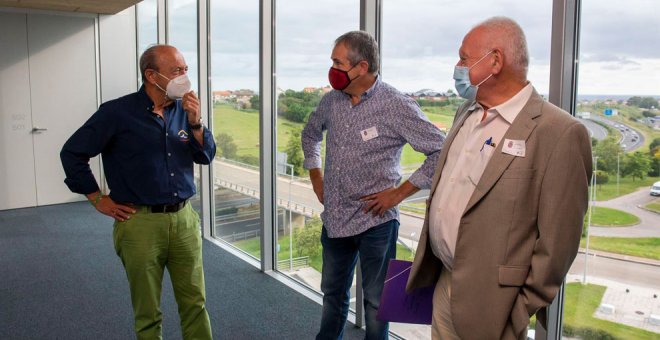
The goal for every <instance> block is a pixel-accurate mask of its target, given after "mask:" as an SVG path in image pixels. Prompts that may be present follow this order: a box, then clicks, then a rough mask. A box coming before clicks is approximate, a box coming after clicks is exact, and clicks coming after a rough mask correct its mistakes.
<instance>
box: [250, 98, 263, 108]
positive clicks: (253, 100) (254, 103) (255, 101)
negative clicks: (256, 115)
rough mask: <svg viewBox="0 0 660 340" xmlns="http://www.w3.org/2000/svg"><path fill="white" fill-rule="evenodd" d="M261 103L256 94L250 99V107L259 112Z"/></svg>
mask: <svg viewBox="0 0 660 340" xmlns="http://www.w3.org/2000/svg"><path fill="white" fill-rule="evenodd" d="M259 103H260V101H259V95H258V94H255V95H254V96H252V97H250V106H251V107H252V108H253V109H255V110H259V108H260V107H261V106H260V104H259Z"/></svg>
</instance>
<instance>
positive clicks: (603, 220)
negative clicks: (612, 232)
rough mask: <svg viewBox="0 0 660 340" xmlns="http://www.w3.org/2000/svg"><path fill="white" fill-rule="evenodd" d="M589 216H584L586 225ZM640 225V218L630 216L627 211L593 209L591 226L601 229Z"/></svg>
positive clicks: (602, 208)
mask: <svg viewBox="0 0 660 340" xmlns="http://www.w3.org/2000/svg"><path fill="white" fill-rule="evenodd" d="M588 218H589V214H588V212H587V214H586V215H585V216H584V223H585V224H586V223H587V222H588V221H587V220H588ZM637 223H639V217H637V216H635V215H632V214H629V213H627V212H625V211H621V210H616V209H610V208H604V207H593V206H592V208H591V225H596V226H600V227H623V226H630V225H635V224H637Z"/></svg>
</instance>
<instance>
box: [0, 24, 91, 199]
mask: <svg viewBox="0 0 660 340" xmlns="http://www.w3.org/2000/svg"><path fill="white" fill-rule="evenodd" d="M0 32H2V34H0V133H1V134H0V142H1V143H2V144H0V210H4V209H14V208H22V207H31V206H37V205H47V204H56V203H64V202H72V201H77V200H82V199H84V197H83V196H81V195H78V194H73V193H71V192H70V191H69V189H68V188H67V187H66V185H65V184H64V171H63V169H62V165H61V162H60V158H59V153H60V150H61V148H62V145H63V144H64V142H65V141H66V140H67V138H68V137H69V136H71V134H72V133H73V132H74V131H75V130H76V129H77V128H78V127H80V126H81V125H82V124H83V123H84V122H85V121H86V120H87V119H88V118H89V116H90V115H91V114H92V113H94V111H96V108H97V82H96V74H97V71H96V49H95V34H94V18H92V17H81V16H65V15H46V14H22V13H2V12H0ZM90 165H91V167H92V171H93V172H94V174H95V176H96V178H97V179H98V178H99V161H98V158H95V159H92V160H91V161H90Z"/></svg>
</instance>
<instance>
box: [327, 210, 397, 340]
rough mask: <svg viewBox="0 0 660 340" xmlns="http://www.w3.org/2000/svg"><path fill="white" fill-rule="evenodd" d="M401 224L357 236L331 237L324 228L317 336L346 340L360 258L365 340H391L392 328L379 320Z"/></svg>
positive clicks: (375, 228) (392, 223)
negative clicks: (389, 266) (384, 286)
mask: <svg viewBox="0 0 660 340" xmlns="http://www.w3.org/2000/svg"><path fill="white" fill-rule="evenodd" d="M398 234H399V221H397V220H391V221H388V222H385V223H383V224H381V225H378V226H375V227H373V228H370V229H369V230H367V231H365V232H363V233H361V234H359V235H355V236H350V237H341V238H329V237H328V234H327V232H326V230H325V227H323V230H322V232H321V244H322V245H323V273H322V278H321V291H322V292H323V315H322V317H321V330H320V331H319V333H318V334H317V335H316V339H317V340H321V339H333V340H334V339H342V337H343V336H344V325H345V324H346V317H347V316H348V307H349V299H350V289H351V285H352V284H353V272H354V269H355V264H356V263H357V259H358V255H359V256H360V265H361V268H362V290H363V291H364V310H365V320H366V324H367V332H366V337H365V339H367V340H380V339H387V337H388V331H389V325H388V323H387V322H384V321H380V320H377V319H376V314H377V313H378V306H379V305H380V295H381V293H382V292H383V284H384V282H385V274H386V273H387V265H388V264H389V261H390V259H393V258H395V257H396V240H397V237H398Z"/></svg>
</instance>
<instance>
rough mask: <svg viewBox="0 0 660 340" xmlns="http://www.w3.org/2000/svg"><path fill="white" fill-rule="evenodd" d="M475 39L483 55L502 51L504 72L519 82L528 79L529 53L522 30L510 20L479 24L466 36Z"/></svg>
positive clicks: (500, 18) (498, 19) (492, 19)
mask: <svg viewBox="0 0 660 340" xmlns="http://www.w3.org/2000/svg"><path fill="white" fill-rule="evenodd" d="M467 39H473V43H474V44H475V46H478V48H479V49H480V50H481V52H482V53H483V54H485V53H487V52H489V51H493V50H500V51H501V52H502V54H503V55H504V65H503V66H504V71H508V72H509V73H511V75H512V76H514V77H515V78H517V79H519V80H526V79H527V68H528V66H529V52H528V51H527V40H526V38H525V33H524V32H523V30H522V28H520V26H519V25H518V24H517V23H516V22H515V21H513V20H512V19H510V18H507V17H492V18H490V19H487V20H485V21H483V22H481V23H479V24H477V25H476V26H475V27H474V28H472V30H470V32H469V33H468V34H467V35H466V36H465V39H464V41H465V40H467Z"/></svg>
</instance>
